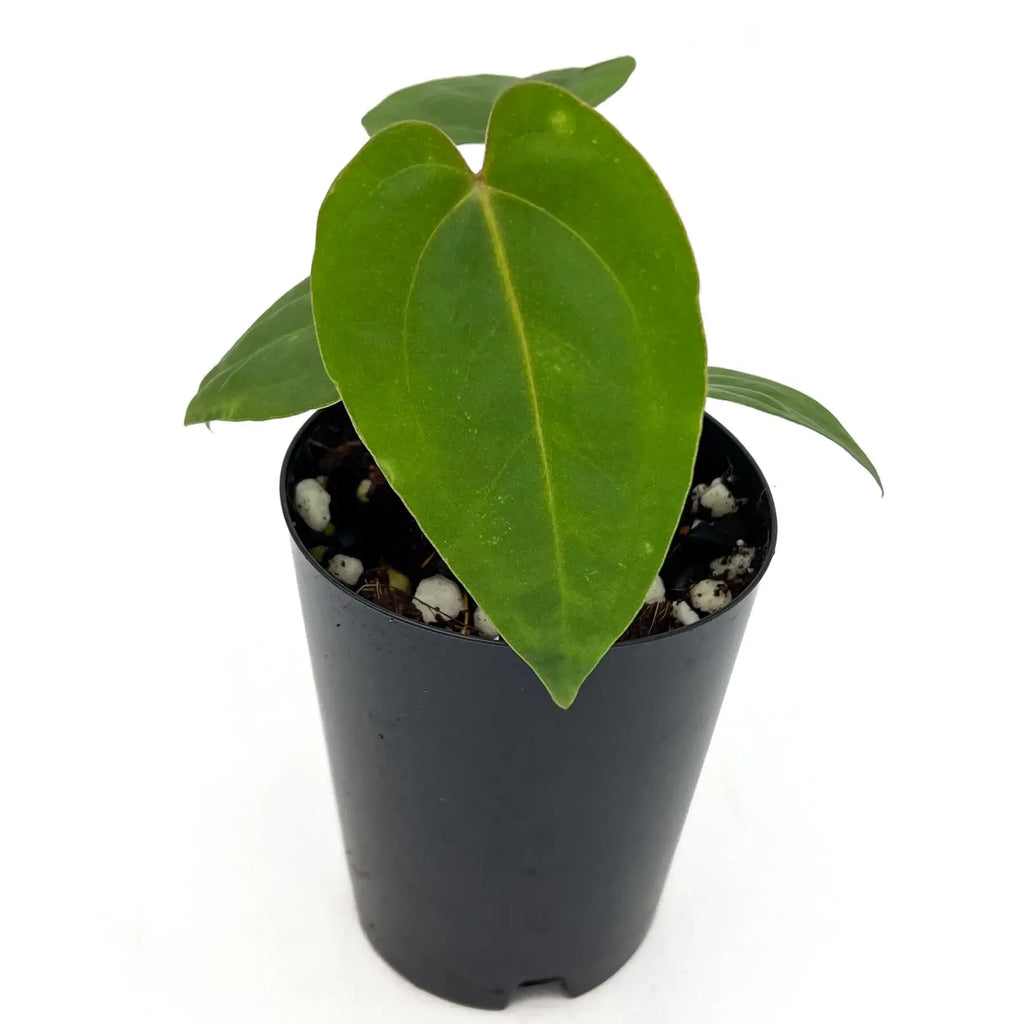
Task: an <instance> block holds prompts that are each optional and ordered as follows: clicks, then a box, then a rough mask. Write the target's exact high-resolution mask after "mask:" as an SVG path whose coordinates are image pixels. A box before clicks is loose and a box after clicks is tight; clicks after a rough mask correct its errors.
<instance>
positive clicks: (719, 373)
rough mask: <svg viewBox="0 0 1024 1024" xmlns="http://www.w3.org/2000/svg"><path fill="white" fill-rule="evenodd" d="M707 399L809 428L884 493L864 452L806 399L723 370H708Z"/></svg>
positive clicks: (778, 386)
mask: <svg viewBox="0 0 1024 1024" xmlns="http://www.w3.org/2000/svg"><path fill="white" fill-rule="evenodd" d="M708 398H722V399H725V401H727V402H738V403H739V404H740V405H749V406H750V407H751V408H752V409H760V410H761V411H762V412H770V413H771V414H772V415H773V416H781V417H782V418H783V419H786V420H791V421H792V422H793V423H799V424H800V426H802V427H810V429H811V430H814V431H817V432H818V433H819V434H823V435H824V436H825V437H827V438H828V439H829V440H830V441H835V443H836V444H837V445H839V446H840V447H841V448H843V449H844V450H845V451H847V452H849V453H850V455H852V456H853V457H854V458H855V459H856V460H857V461H858V462H859V463H860V464H861V465H862V466H863V467H864V468H865V469H866V470H867V471H868V472H869V473H870V474H871V475H872V476H873V477H874V478H875V481H876V482H877V484H878V486H879V489H880V490H881V491H882V493H883V494H884V493H885V488H884V487H882V480H881V478H880V477H879V475H878V471H877V470H876V469H875V467H874V466H873V465H872V463H871V460H870V459H869V458H868V457H867V455H866V454H865V453H864V450H863V449H862V448H861V447H860V445H859V444H857V442H856V441H854V439H853V438H852V437H851V436H850V434H849V433H848V432H847V430H846V428H845V427H844V426H843V425H842V423H840V422H839V420H837V419H836V418H835V416H833V415H832V413H830V412H829V411H828V409H826V408H825V406H823V405H822V404H821V403H820V402H816V401H815V400H814V399H813V398H811V397H810V395H805V394H804V393H803V392H802V391H797V390H796V388H791V387H787V386H786V385H785V384H779V383H777V382H776V381H774V380H768V378H767V377H755V376H754V375H753V374H750V373H741V372H740V371H739V370H723V369H720V368H719V367H717V366H713V367H710V368H709V369H708Z"/></svg>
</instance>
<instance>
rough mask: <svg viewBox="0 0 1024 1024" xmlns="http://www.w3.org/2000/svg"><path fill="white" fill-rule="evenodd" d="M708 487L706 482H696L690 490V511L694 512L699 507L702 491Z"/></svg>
mask: <svg viewBox="0 0 1024 1024" xmlns="http://www.w3.org/2000/svg"><path fill="white" fill-rule="evenodd" d="M707 489H708V485H707V484H696V485H695V486H694V488H693V490H692V491H690V511H691V512H696V511H697V509H699V508H700V499H701V498H702V497H703V496H704V492H705V491H706V490H707Z"/></svg>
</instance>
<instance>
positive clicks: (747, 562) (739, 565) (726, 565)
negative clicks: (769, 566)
mask: <svg viewBox="0 0 1024 1024" xmlns="http://www.w3.org/2000/svg"><path fill="white" fill-rule="evenodd" d="M756 554H757V548H753V547H748V546H747V545H746V544H744V543H743V541H741V540H738V541H736V547H735V548H733V550H732V552H731V553H730V554H728V555H725V556H724V557H723V558H716V559H714V560H713V561H712V562H711V575H712V576H719V577H721V578H723V579H726V580H729V581H733V580H738V579H739V578H740V577H741V576H743V575H745V574H746V573H747V572H749V571H750V567H751V565H753V563H754V555H756Z"/></svg>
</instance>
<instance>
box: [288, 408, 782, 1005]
mask: <svg viewBox="0 0 1024 1024" xmlns="http://www.w3.org/2000/svg"><path fill="white" fill-rule="evenodd" d="M344 415H345V413H344V410H343V409H342V408H341V407H340V406H335V407H333V408H331V409H326V410H323V411H321V412H319V413H317V414H316V415H314V416H313V417H312V418H311V419H310V420H309V421H308V422H307V423H306V425H305V426H304V427H303V428H302V430H301V431H300V432H299V434H298V436H297V437H296V439H295V441H294V442H293V443H292V446H291V447H290V448H289V451H288V454H287V456H286V457H285V462H284V468H283V472H282V478H281V499H282V504H283V508H284V514H285V519H286V520H287V521H288V523H289V527H290V529H291V534H292V545H293V553H294V557H295V569H296V574H297V577H298V584H299V594H300V597H301V601H302V610H303V615H304V617H305V624H306V632H307V636H308V640H309V650H310V657H311V659H312V664H313V673H314V676H315V679H316V687H317V694H318V697H319V702H320V710H321V714H322V716H323V726H324V734H325V737H326V740H327V750H328V755H329V758H330V764H331V773H332V776H333V781H334V790H335V794H336V797H337V801H338V808H339V812H340V816H341V825H342V833H343V836H344V844H345V852H346V855H347V858H348V865H349V871H350V874H351V878H352V885H353V888H354V890H355V897H356V904H357V906H358V910H359V918H360V921H361V922H362V926H363V929H364V930H365V932H366V935H367V937H368V938H369V940H370V942H371V943H372V944H373V946H374V947H375V948H376V950H377V951H378V952H379V953H380V955H381V956H382V957H383V958H384V959H385V960H386V961H387V962H388V963H390V964H391V965H392V966H393V967H394V968H395V969H396V970H398V971H399V972H400V973H401V974H403V975H404V976H405V977H406V978H408V979H409V980H410V981H412V982H414V983H415V984H416V985H418V986H420V987H421V988H424V989H426V990H428V991H430V992H433V993H436V994H437V995H439V996H443V997H444V998H446V999H450V1000H454V1001H456V1002H459V1003H465V1004H468V1005H470V1006H478V1007H488V1008H495V1009H499V1008H502V1007H504V1006H506V1005H507V1004H508V1002H509V1000H510V998H511V996H512V995H513V993H514V992H515V991H516V989H517V988H519V987H521V986H524V985H531V984H537V983H540V982H550V981H561V982H562V983H563V984H564V986H565V989H566V990H567V991H568V993H569V994H570V995H573V996H575V995H579V994H580V993H583V992H586V991H587V990H589V989H591V988H593V987H594V986H596V985H599V984H600V983H601V982H603V981H604V980H606V979H607V978H608V977H609V976H610V975H612V974H613V973H614V972H615V971H616V970H618V968H619V967H621V966H622V965H623V964H624V963H625V962H626V961H627V960H628V959H629V957H630V956H631V955H632V954H633V952H634V951H635V950H636V948H637V946H638V945H639V944H640V942H641V940H642V939H643V937H644V934H645V933H646V931H647V929H648V927H649V925H650V923H651V919H652V917H653V915H654V911H655V907H656V906H657V903H658V900H659V898H660V896H661V891H662V887H663V885H664V882H665V876H666V873H667V872H668V868H669V864H670V862H671V860H672V855H673V853H674V851H675V848H676V844H677V842H678V840H679V834H680V830H681V828H682V825H683V819H684V818H685V817H686V812H687V809H688V807H689V805H690V799H691V797H692V795H693V791H694V787H695V786H696V784H697V778H698V776H699V774H700V769H701V765H702V763H703V761H704V756H705V754H706V752H707V749H708V744H709V743H710V740H711V733H712V730H713V728H714V725H715V720H716V718H717V716H718V711H719V708H720V706H721V703H722V698H723V696H724V694H725V688H726V684H727V683H728V680H729V675H730V673H731V671H732V666H733V662H734V660H735V658H736V653H737V649H738V648H739V644H740V640H741V638H742V636H743V631H744V628H745V626H746V622H747V617H748V616H749V614H750V609H751V606H752V605H753V600H754V593H755V591H756V589H757V585H758V583H759V581H760V578H761V577H762V576H763V575H764V572H765V569H766V567H767V565H768V562H769V561H770V558H771V554H772V552H773V550H774V547H775V537H776V518H775V511H774V507H773V505H772V502H771V497H770V494H769V493H768V487H767V484H766V483H765V480H764V477H763V475H762V473H761V471H760V470H759V469H758V467H757V466H756V464H755V463H754V462H753V460H752V459H751V458H750V456H749V455H748V454H747V452H746V451H745V450H744V448H743V447H742V446H741V445H740V444H739V442H738V441H737V440H736V439H735V438H734V437H733V436H732V434H730V433H729V432H728V431H727V430H725V429H724V428H723V427H722V426H720V425H719V424H718V423H717V422H716V421H715V420H714V419H712V418H711V417H708V416H706V417H705V424H704V433H703V436H702V439H701V450H700V454H699V456H698V476H697V477H696V479H704V477H703V476H701V475H700V473H701V467H702V465H703V466H706V467H707V470H708V472H709V473H710V475H715V472H720V471H721V467H723V466H725V465H730V464H731V465H732V466H733V467H734V469H735V470H736V472H737V475H738V476H740V477H743V478H747V479H749V480H753V481H755V482H756V485H757V486H759V487H760V488H762V489H763V493H764V499H763V500H764V502H765V503H766V507H767V519H768V522H767V533H768V536H767V538H765V540H764V543H765V545H766V552H765V557H764V559H763V561H762V563H761V565H760V568H759V570H758V572H757V575H756V576H755V578H754V579H753V580H752V581H751V582H750V583H749V584H748V586H747V587H746V588H745V590H743V592H742V593H741V594H739V595H738V596H737V598H736V599H735V600H734V601H733V602H732V603H731V604H730V605H728V606H727V607H726V608H725V609H723V610H722V611H720V612H717V613H715V614H714V615H711V616H709V617H708V618H705V619H702V620H701V621H700V622H698V623H696V624H695V625H693V626H688V627H685V628H679V629H674V630H671V631H670V632H667V633H663V634H660V635H657V636H652V637H649V638H646V639H642V640H634V641H629V642H624V643H623V642H620V643H618V644H616V645H615V646H614V647H612V649H611V650H610V651H609V652H608V653H607V655H606V656H605V657H604V659H603V660H602V661H601V663H600V664H599V665H598V666H597V668H596V669H595V670H594V672H593V674H592V675H591V676H590V677H589V678H588V679H587V680H586V682H585V683H584V684H583V688H582V690H581V691H580V694H579V697H578V698H577V700H576V702H575V703H574V704H573V705H572V707H571V708H569V709H568V710H567V711H566V710H562V709H561V708H559V707H557V706H556V705H555V703H554V702H553V701H552V700H551V698H550V697H549V696H548V694H547V692H546V690H545V689H544V687H543V686H542V685H541V683H540V682H539V681H538V680H537V678H536V676H534V674H533V673H532V671H531V670H530V669H529V668H528V667H527V666H526V665H525V664H524V663H523V662H522V661H521V660H520V659H519V658H518V657H517V656H516V655H515V654H514V653H513V652H512V650H511V649H510V648H509V647H508V646H507V645H505V644H503V643H500V642H495V641H488V640H482V639H477V638H473V637H464V636H460V635H459V634H457V633H454V632H448V631H444V630H441V629H437V628H435V627H433V626H427V625H424V624H422V623H418V622H415V621H413V620H411V619H405V618H396V617H395V615H394V614H392V613H391V612H389V611H387V610H386V609H384V608H381V607H379V606H378V605H375V604H373V603H371V602H370V601H368V600H365V599H364V598H362V597H360V596H359V595H357V594H355V593H354V592H353V591H351V590H349V589H348V588H346V587H344V586H343V585H342V584H340V583H339V582H338V581H337V580H335V579H334V578H333V577H332V576H331V575H330V574H329V573H327V572H326V570H325V569H324V568H323V567H322V566H321V565H319V564H318V563H317V562H316V560H315V559H314V558H313V557H312V556H311V555H310V554H309V553H308V551H307V550H306V548H305V546H304V545H303V544H302V543H301V541H300V540H299V537H298V533H297V531H296V528H295V525H294V523H293V520H292V511H291V508H290V506H289V500H288V498H289V495H290V494H291V491H292V488H293V487H294V483H295V482H296V479H298V478H299V477H297V475H296V474H297V472H299V471H298V470H297V469H296V466H295V463H296V457H297V456H296V453H297V451H299V450H300V444H301V442H302V441H303V440H304V439H305V437H306V436H307V434H308V432H309V431H310V430H311V428H314V427H315V425H316V424H317V423H318V422H320V421H321V418H322V417H337V416H342V417H344ZM716 467H717V469H716Z"/></svg>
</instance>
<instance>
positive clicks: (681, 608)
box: [672, 601, 700, 626]
mask: <svg viewBox="0 0 1024 1024" xmlns="http://www.w3.org/2000/svg"><path fill="white" fill-rule="evenodd" d="M672 618H673V619H675V620H676V622H680V623H682V624H683V625H684V626H692V625H693V624H694V623H695V622H700V616H699V615H698V614H697V613H696V612H695V611H694V610H693V609H692V608H691V607H690V606H689V605H688V604H687V603H686V602H685V601H673V602H672Z"/></svg>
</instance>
